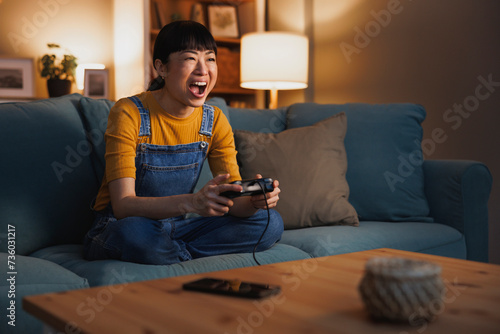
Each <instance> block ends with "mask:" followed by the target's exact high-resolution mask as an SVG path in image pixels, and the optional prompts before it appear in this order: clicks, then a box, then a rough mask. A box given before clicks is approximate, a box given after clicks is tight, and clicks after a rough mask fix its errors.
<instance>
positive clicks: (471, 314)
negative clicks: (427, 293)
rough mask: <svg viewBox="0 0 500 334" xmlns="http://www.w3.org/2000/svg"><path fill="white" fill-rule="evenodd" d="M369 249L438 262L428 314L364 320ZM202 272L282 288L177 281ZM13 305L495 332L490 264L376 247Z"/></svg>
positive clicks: (249, 329)
mask: <svg viewBox="0 0 500 334" xmlns="http://www.w3.org/2000/svg"><path fill="white" fill-rule="evenodd" d="M377 256H393V257H394V256H396V257H405V258H411V259H420V260H426V261H431V262H434V263H437V264H439V265H441V267H442V278H443V281H444V283H445V286H446V291H445V294H444V296H443V298H441V300H436V301H435V303H433V309H434V310H435V313H436V315H437V318H436V320H434V321H432V322H430V323H428V322H425V321H416V322H413V323H412V322H411V321H410V323H408V324H392V323H385V322H374V321H372V320H371V318H370V316H369V314H368V313H367V311H366V310H365V308H364V305H363V302H362V300H361V297H360V295H359V292H358V285H359V282H360V281H361V278H362V276H363V274H364V267H365V263H366V261H367V260H368V259H369V258H372V257H377ZM202 277H214V278H224V279H240V280H243V281H250V282H257V283H266V284H278V285H280V286H281V289H282V292H281V293H280V294H279V295H276V296H272V297H268V298H266V299H261V300H249V299H243V298H235V297H228V296H218V295H213V294H205V293H200V292H192V291H185V290H183V289H182V284H183V283H186V282H189V281H192V280H194V279H197V278H202ZM23 307H24V309H25V310H26V311H27V312H29V313H31V314H32V315H34V316H35V317H37V318H38V319H40V320H42V321H43V322H44V323H45V324H47V325H48V326H50V327H52V328H53V329H55V330H57V331H60V332H63V333H100V334H101V333H127V334H128V333H141V334H145V333H149V334H152V333H221V334H225V333H237V334H253V333H307V334H313V333H394V334H410V333H415V334H419V333H426V334H427V333H428V334H431V333H441V334H442V333H445V334H447V333H500V266H498V265H493V264H485V263H479V262H473V261H465V260H457V259H452V258H446V257H440V256H433V255H424V254H419V253H412V252H405V251H397V250H392V249H376V250H370V251H363V252H357V253H349V254H343V255H335V256H328V257H322V258H315V259H309V260H300V261H290V262H282V263H276V264H270V265H263V266H255V267H246V268H239V269H232V270H224V271H217V272H211V273H205V274H196V275H188V276H178V277H173V278H165V279H157V280H150V281H142V282H135V283H125V284H120V285H111V286H102V287H95V288H89V289H82V290H73V291H66V292H59V293H50V294H44V295H36V296H29V297H26V298H24V300H23Z"/></svg>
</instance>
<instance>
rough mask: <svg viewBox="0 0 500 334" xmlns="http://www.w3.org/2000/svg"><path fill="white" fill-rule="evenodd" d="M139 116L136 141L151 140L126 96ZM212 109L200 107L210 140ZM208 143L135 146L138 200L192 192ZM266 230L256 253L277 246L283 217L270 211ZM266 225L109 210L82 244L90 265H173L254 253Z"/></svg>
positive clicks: (253, 220)
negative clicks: (117, 213)
mask: <svg viewBox="0 0 500 334" xmlns="http://www.w3.org/2000/svg"><path fill="white" fill-rule="evenodd" d="M129 99H131V100H132V101H133V102H134V103H135V105H136V106H137V108H138V109H139V113H140V116H141V126H140V130H139V137H144V136H150V135H151V126H150V125H151V122H150V117H149V110H148V109H146V108H144V106H143V104H142V103H141V101H140V100H139V98H138V97H136V96H133V97H130V98H129ZM213 122H214V108H213V107H212V106H210V105H207V104H205V105H203V116H202V122H201V127H200V130H199V134H200V135H201V136H202V137H210V136H212V127H213ZM207 152H208V143H207V142H206V141H203V140H201V141H198V142H194V143H190V144H181V145H152V144H145V143H142V144H138V145H137V151H136V159H135V166H136V186H135V190H136V195H137V196H144V197H161V196H171V195H179V194H186V193H191V192H192V191H193V189H194V187H195V185H196V182H197V181H198V178H199V175H200V171H201V168H202V166H203V162H204V160H205V158H206V155H207ZM270 213H271V219H270V224H269V227H268V229H267V231H266V233H265V235H264V237H263V238H262V241H261V243H260V244H259V247H258V250H263V249H267V248H269V247H271V246H272V245H273V244H275V243H276V242H278V241H279V240H280V238H281V234H282V232H283V221H282V220H281V216H280V215H279V214H278V213H277V212H276V211H274V210H270ZM266 223H267V212H266V211H265V210H259V211H257V213H256V214H254V215H253V216H251V217H248V218H237V217H233V216H230V215H224V216H222V217H195V218H187V217H186V216H178V217H173V218H167V219H162V220H154V219H149V218H145V217H127V218H124V219H120V220H117V219H116V218H115V217H114V215H113V213H112V209H111V205H110V206H109V207H108V209H106V210H104V211H102V212H98V213H97V214H96V220H95V222H94V225H93V227H92V229H91V230H90V231H89V232H88V233H87V236H86V238H85V242H84V254H85V258H86V259H88V260H99V259H110V258H111V259H119V260H122V261H129V262H137V263H146V264H172V263H177V262H181V261H186V260H190V259H193V258H198V257H204V256H212V255H219V254H227V253H243V252H252V250H253V248H254V246H255V244H256V243H257V240H258V239H259V237H260V235H261V234H262V232H263V231H264V228H265V225H266Z"/></svg>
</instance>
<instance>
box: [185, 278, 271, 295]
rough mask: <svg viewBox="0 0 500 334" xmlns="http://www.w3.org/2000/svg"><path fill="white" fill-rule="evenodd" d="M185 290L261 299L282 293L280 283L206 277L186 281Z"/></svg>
mask: <svg viewBox="0 0 500 334" xmlns="http://www.w3.org/2000/svg"><path fill="white" fill-rule="evenodd" d="M182 288H183V289H184V290H190V291H199V292H206V293H214V294H219V295H227V296H234V297H242V298H251V299H260V298H264V297H268V296H272V295H276V294H278V293H280V291H281V288H280V286H279V285H271V284H261V283H252V282H243V281H240V280H237V279H234V280H224V279H219V278H210V277H205V278H201V279H198V280H195V281H192V282H188V283H184V284H183V286H182Z"/></svg>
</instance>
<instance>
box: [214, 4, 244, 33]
mask: <svg viewBox="0 0 500 334" xmlns="http://www.w3.org/2000/svg"><path fill="white" fill-rule="evenodd" d="M208 25H209V29H210V32H211V33H212V35H214V37H231V38H238V37H240V32H239V22H238V9H237V7H236V6H232V5H208Z"/></svg>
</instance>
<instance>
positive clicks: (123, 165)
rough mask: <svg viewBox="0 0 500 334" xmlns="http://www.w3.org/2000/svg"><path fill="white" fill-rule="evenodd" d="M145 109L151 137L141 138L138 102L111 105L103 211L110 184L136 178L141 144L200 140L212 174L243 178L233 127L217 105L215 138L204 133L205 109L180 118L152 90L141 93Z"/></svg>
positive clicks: (100, 197)
mask: <svg viewBox="0 0 500 334" xmlns="http://www.w3.org/2000/svg"><path fill="white" fill-rule="evenodd" d="M137 96H138V97H139V99H140V100H141V102H142V104H143V105H144V108H146V109H149V115H150V119H151V136H150V137H140V138H139V127H140V124H141V118H140V115H139V111H138V109H137V107H136V106H135V104H134V103H133V102H132V101H131V100H130V99H128V98H124V99H120V100H119V101H118V102H116V104H115V105H114V106H113V107H112V108H111V111H110V113H109V118H108V127H107V130H106V133H105V139H106V154H105V159H106V171H105V174H104V178H103V180H102V184H101V188H100V190H99V193H98V195H97V199H96V203H95V206H94V209H95V210H97V211H100V210H103V209H105V208H106V206H107V205H108V204H109V202H110V195H109V189H108V183H109V182H111V181H113V180H116V179H119V178H124V177H132V178H134V179H135V177H136V170H135V155H136V148H137V145H138V144H142V143H147V144H154V145H179V144H189V143H193V142H198V141H202V140H203V141H206V142H208V144H209V146H208V147H209V149H208V162H209V165H210V170H211V171H212V175H214V176H216V175H219V174H224V173H229V174H231V178H230V180H229V181H234V180H240V179H241V177H240V173H239V169H238V165H237V163H236V150H235V146H234V138H233V132H232V129H231V126H230V125H229V122H228V120H227V118H226V116H225V115H224V114H223V113H222V111H221V110H220V109H219V108H217V107H215V113H214V124H213V128H212V137H205V136H203V135H200V134H199V133H198V131H199V130H200V126H201V120H202V115H203V108H202V107H199V108H196V109H195V110H194V112H193V113H192V114H191V115H190V116H188V117H186V118H177V117H174V116H172V115H170V114H168V113H166V112H165V111H164V110H163V109H162V108H161V106H160V105H159V104H158V102H157V101H156V99H155V98H154V96H153V95H152V93H151V92H144V93H141V94H139V95H137Z"/></svg>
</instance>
